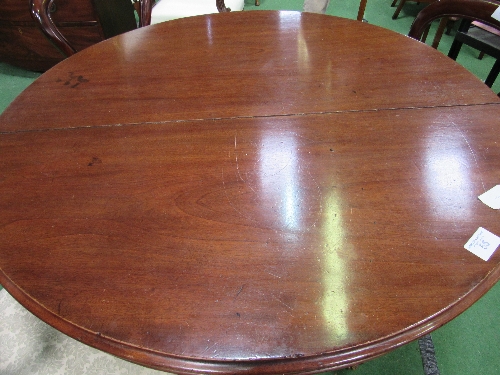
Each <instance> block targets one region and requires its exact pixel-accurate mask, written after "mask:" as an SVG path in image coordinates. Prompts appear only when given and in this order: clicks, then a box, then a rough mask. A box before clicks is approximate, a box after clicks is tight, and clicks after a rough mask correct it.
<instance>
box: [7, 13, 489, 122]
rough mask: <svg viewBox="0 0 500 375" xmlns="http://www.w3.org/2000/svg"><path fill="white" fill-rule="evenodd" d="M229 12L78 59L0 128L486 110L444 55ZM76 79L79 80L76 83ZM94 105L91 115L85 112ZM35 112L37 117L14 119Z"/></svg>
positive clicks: (338, 23)
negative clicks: (81, 121) (79, 120)
mask: <svg viewBox="0 0 500 375" xmlns="http://www.w3.org/2000/svg"><path fill="white" fill-rule="evenodd" d="M235 13H237V14H234V15H233V14H226V13H223V14H215V15H210V16H207V17H205V18H203V20H200V19H199V18H196V17H192V18H188V19H183V20H174V21H172V22H166V23H162V24H158V25H153V26H150V27H146V28H142V29H139V30H136V31H134V32H132V33H126V34H124V35H121V36H119V37H118V38H114V39H112V40H109V41H105V42H103V43H100V44H99V45H96V46H95V48H92V49H87V50H84V51H81V52H80V53H79V55H80V56H79V58H75V59H71V60H68V61H64V62H63V63H62V65H61V66H59V67H58V69H56V70H53V71H51V72H47V74H45V75H44V76H43V77H41V78H40V79H39V80H37V81H36V82H35V83H34V84H33V85H32V86H31V87H30V88H28V89H27V90H26V91H25V93H24V96H23V98H24V99H23V100H29V102H30V103H31V105H30V106H27V107H26V108H24V112H23V113H24V116H26V117H23V118H19V117H18V119H20V120H21V121H22V122H23V123H22V124H20V123H19V122H18V121H17V120H16V117H11V116H10V114H9V113H7V114H6V116H8V117H7V118H6V120H4V123H5V124H4V125H2V126H4V127H8V128H11V129H17V128H19V127H20V126H22V127H24V128H26V127H29V128H39V129H44V128H52V127H66V126H68V125H69V124H68V122H67V120H66V119H67V118H71V117H74V116H75V115H77V116H80V117H83V118H85V122H86V125H88V126H90V125H100V124H114V123H121V124H123V123H136V122H137V123H140V122H143V121H153V122H154V121H166V120H178V119H182V120H189V119H199V118H219V117H234V116H270V115H286V114H290V113H304V112H318V113H321V112H331V111H343V110H374V109H381V108H386V109H390V108H401V107H414V106H422V107H423V106H436V105H444V106H446V105H458V104H460V105H462V104H473V103H484V102H491V101H494V102H496V100H497V99H496V98H495V97H494V96H492V95H491V92H490V91H488V90H483V89H482V84H481V82H480V81H479V80H473V79H471V78H472V76H471V74H470V73H469V72H467V71H466V70H465V69H461V68H458V65H457V66H456V69H454V70H453V74H450V73H449V66H450V64H451V66H453V64H454V63H450V61H449V59H448V58H447V57H446V56H444V55H442V54H441V53H439V52H438V51H434V52H432V51H429V50H428V49H427V47H426V46H425V45H423V44H421V43H416V42H415V41H414V40H411V39H409V38H408V37H406V36H403V35H399V34H396V33H394V32H392V31H389V30H385V29H382V28H378V27H375V26H373V25H369V24H365V23H361V22H358V23H355V24H352V22H351V21H350V20H347V19H340V18H332V17H323V16H321V15H317V14H303V15H301V14H300V13H296V12H282V13H274V12H264V13H262V14H258V15H257V14H255V13H254V12H250V11H248V12H235ZM257 17H258V21H259V22H261V23H262V25H261V26H259V29H260V31H259V38H255V37H254V38H252V35H253V32H254V25H253V24H252V22H255V20H256V18H257ZM347 27H348V28H349V32H346V28H347ZM235 29H237V30H238V32H237V33H234V32H233V31H232V30H235ZM172 34H175V35H176V37H175V38H173V37H172ZM228 34H231V38H228V37H227V36H228ZM186 46H190V47H191V48H186ZM416 56H418V58H416ZM427 62H428V63H427ZM95 66H99V69H95ZM145 66H154V67H155V68H154V69H144V68H143V67H145ZM235 67H237V69H235ZM131 72H133V74H131ZM80 76H81V77H82V79H85V80H86V81H87V82H85V83H81V84H78V83H79V82H77V81H76V80H75V77H80ZM415 77H420V79H418V80H417V79H415ZM77 84H78V86H75V85H77ZM72 87H77V89H72ZM114 87H120V90H115V89H114ZM42 89H43V90H44V95H42V96H41V95H39V92H40V90H42ZM28 97H29V99H28ZM96 97H98V98H102V99H101V100H103V103H101V105H102V107H100V109H99V110H96V109H95V108H93V107H92V106H88V105H86V104H85V103H86V102H87V101H88V100H89V99H93V98H96ZM53 103H57V104H53ZM41 107H44V119H42V120H41V121H36V122H32V123H26V122H25V121H24V119H25V118H29V117H34V118H36V117H38V113H39V109H40V108H41ZM75 108H77V112H75ZM132 108H133V110H131V109H132ZM11 113H13V112H11ZM14 116H16V115H15V114H14Z"/></svg>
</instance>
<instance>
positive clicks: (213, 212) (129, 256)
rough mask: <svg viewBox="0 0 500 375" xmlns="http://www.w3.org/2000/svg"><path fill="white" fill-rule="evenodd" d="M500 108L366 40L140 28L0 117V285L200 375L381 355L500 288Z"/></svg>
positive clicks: (317, 33)
mask: <svg viewBox="0 0 500 375" xmlns="http://www.w3.org/2000/svg"><path fill="white" fill-rule="evenodd" d="M499 110H500V101H499V100H498V98H497V96H496V95H495V94H494V93H493V92H491V90H489V89H488V88H487V87H486V86H485V85H484V84H483V83H482V82H480V81H479V80H478V79H477V78H475V77H474V76H473V75H472V74H470V73H469V72H467V71H466V70H465V69H464V68H462V67H460V66H459V65H458V64H457V63H455V62H454V61H452V60H450V59H448V58H447V57H446V56H444V55H442V54H441V53H439V52H437V51H436V50H434V49H432V48H430V47H428V46H426V45H424V44H422V43H419V42H417V41H415V40H412V39H410V38H408V37H405V36H403V35H398V34H396V33H394V32H391V31H388V30H385V29H382V28H379V27H376V26H373V25H370V24H366V23H361V22H356V21H351V20H346V19H341V18H336V17H331V16H324V15H317V14H306V13H304V14H301V13H297V12H265V11H260V12H236V13H224V14H216V15H209V16H202V17H193V18H188V19H181V20H176V21H172V22H167V23H163V24H159V25H155V26H151V27H146V28H143V29H139V30H136V31H133V32H130V33H127V34H124V35H121V36H119V37H116V38H112V39H110V40H107V41H105V42H102V43H100V44H97V45H95V46H93V47H90V48H88V49H86V50H84V51H82V52H80V53H78V54H76V55H75V56H73V57H71V58H69V59H67V60H65V61H63V62H62V63H60V64H59V65H57V66H56V67H54V68H53V69H51V70H49V71H48V72H47V73H45V74H44V75H42V76H41V77H40V78H39V79H38V80H36V81H35V82H34V83H33V84H32V85H31V86H30V87H29V88H28V89H27V90H26V91H25V92H23V93H22V94H21V95H20V96H19V97H18V98H17V99H16V100H15V101H14V102H13V103H12V105H11V106H10V107H9V108H8V109H7V110H6V111H5V112H4V113H3V115H2V116H1V117H0V196H1V197H2V198H1V200H0V202H1V203H0V204H1V209H0V269H1V272H0V283H1V284H2V285H3V286H4V287H5V288H6V289H7V290H8V291H9V293H11V294H12V295H13V296H14V297H15V298H16V299H17V300H18V301H19V302H20V303H22V304H23V305H24V306H25V307H26V308H27V309H28V310H30V311H31V312H33V313H34V314H36V315H37V316H38V317H40V318H41V319H42V320H44V321H45V322H47V323H49V324H51V325H52V326H54V327H55V328H57V329H59V330H60V331H62V332H64V333H66V334H68V335H69V336H71V337H73V338H76V339H77V340H80V341H82V342H84V343H86V344H88V345H91V346H93V347H96V348H99V349H101V350H103V351H106V352H109V353H111V354H114V355H116V356H119V357H122V358H125V359H127V360H130V361H133V362H136V363H139V364H143V365H145V366H149V367H153V368H157V369H162V370H166V371H171V372H176V373H183V374H202V373H217V374H222V373H225V374H229V373H247V374H250V373H253V374H275V373H280V374H285V373H294V374H296V373H313V372H320V371H326V370H329V369H337V368H343V367H347V366H351V365H353V364H356V363H359V362H363V361H365V360H367V359H369V358H373V357H375V356H378V355H381V354H383V353H385V352H387V351H389V350H391V349H393V348H395V347H398V346H400V345H402V344H404V343H406V342H409V341H411V340H414V339H416V338H418V337H420V336H421V335H424V334H426V333H428V332H430V331H432V330H433V329H435V328H437V327H439V326H440V325H442V324H444V323H446V322H447V321H449V320H451V319H452V318H454V317H455V316H457V315H458V314H460V313H461V312H462V311H464V310H465V309H467V308H468V307H469V306H470V305H471V304H473V303H474V302H475V301H476V300H477V299H478V298H479V297H480V296H481V295H482V294H484V293H485V292H486V291H487V290H488V289H489V288H490V287H491V286H492V285H494V284H495V282H496V281H497V280H498V279H499V277H500V251H497V252H496V253H494V254H493V256H492V257H491V258H490V259H489V261H484V260H482V259H480V258H478V257H477V256H475V255H473V254H472V253H470V252H468V251H467V250H465V249H464V244H465V243H466V242H467V241H468V239H469V238H470V237H471V236H472V235H473V233H474V232H475V231H476V230H477V229H478V228H479V227H484V228H486V229H488V230H489V231H491V232H493V233H496V234H497V235H498V234H500V220H498V212H497V211H495V210H493V209H491V208H489V207H487V206H486V205H484V204H483V203H482V202H481V201H479V200H478V199H477V196H478V195H480V194H482V193H483V192H485V191H486V190H488V189H490V188H491V187H493V186H495V185H496V184H498V183H499V182H500V147H499V131H498V129H499V125H500V120H499V116H498V115H499Z"/></svg>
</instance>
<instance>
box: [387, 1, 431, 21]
mask: <svg viewBox="0 0 500 375" xmlns="http://www.w3.org/2000/svg"><path fill="white" fill-rule="evenodd" d="M407 1H413V2H415V3H433V2H435V1H437V0H399V4H397V2H398V0H394V1H393V2H392V4H391V7H394V6H396V4H397V5H398V6H397V7H396V10H395V11H394V14H393V15H392V19H393V20H395V19H396V18H398V16H399V13H400V12H401V10H402V9H403V7H404V6H405V4H406V2H407Z"/></svg>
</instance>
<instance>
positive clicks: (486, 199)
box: [478, 185, 500, 210]
mask: <svg viewBox="0 0 500 375" xmlns="http://www.w3.org/2000/svg"><path fill="white" fill-rule="evenodd" d="M478 198H479V200H480V201H481V202H483V203H484V204H485V205H487V206H488V207H491V208H493V209H495V210H498V209H500V185H497V186H494V187H492V188H491V189H490V190H488V191H487V192H485V193H483V194H481V195H480V196H479V197H478Z"/></svg>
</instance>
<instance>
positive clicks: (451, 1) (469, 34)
mask: <svg viewBox="0 0 500 375" xmlns="http://www.w3.org/2000/svg"><path fill="white" fill-rule="evenodd" d="M499 5H500V4H499V3H498V2H495V1H485V0H441V1H439V2H435V3H432V4H430V5H429V6H427V7H426V8H424V9H423V10H422V11H421V12H419V14H418V15H417V17H416V19H415V21H414V23H413V25H412V27H411V29H410V32H409V34H408V35H409V36H410V37H412V38H415V39H420V38H421V36H422V34H423V32H424V31H425V29H426V27H427V26H428V25H429V24H430V23H431V22H432V21H434V20H436V19H439V18H446V17H458V18H462V19H464V20H463V21H462V23H461V25H460V27H459V30H458V32H457V34H456V36H455V40H454V42H453V44H452V46H451V48H450V51H449V53H448V56H449V57H450V58H452V59H453V60H456V58H457V56H458V53H459V52H460V48H461V46H462V44H467V45H470V46H471V47H473V48H476V49H478V50H479V51H481V52H484V53H487V54H488V55H490V56H492V57H495V58H496V59H497V61H496V62H495V64H494V65H493V68H492V70H491V72H490V74H489V75H488V77H487V78H486V81H485V83H486V84H487V85H488V87H491V86H492V84H493V82H494V81H495V79H496V77H497V76H498V73H499V72H500V62H499V60H498V59H499V58H500V49H499V47H500V37H499V36H498V35H497V34H495V33H494V32H493V31H494V30H496V31H497V32H499V31H500V21H498V20H496V19H494V18H492V17H491V15H492V14H493V12H494V11H495V10H496V9H497V8H498V6H499ZM473 21H479V22H480V23H481V24H484V25H485V26H484V27H483V28H481V27H476V28H473V29H470V25H471V23H472V22H473ZM487 27H490V28H492V30H491V32H490V31H487V30H486V28H487Z"/></svg>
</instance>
